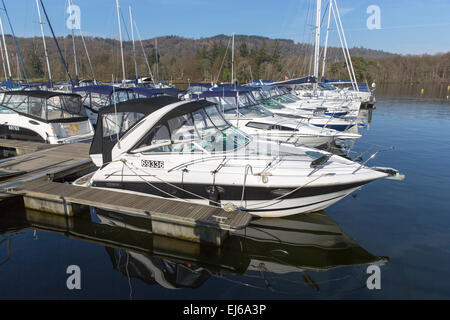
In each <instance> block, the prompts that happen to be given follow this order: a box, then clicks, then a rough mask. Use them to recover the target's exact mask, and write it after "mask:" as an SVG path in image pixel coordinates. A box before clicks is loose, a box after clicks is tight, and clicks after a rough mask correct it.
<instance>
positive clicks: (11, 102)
mask: <svg viewBox="0 0 450 320" xmlns="http://www.w3.org/2000/svg"><path fill="white" fill-rule="evenodd" d="M2 105H4V106H6V107H8V108H10V109H12V110H15V111H17V112H20V113H28V97H27V96H20V95H7V94H5V95H4V97H3V101H2Z"/></svg>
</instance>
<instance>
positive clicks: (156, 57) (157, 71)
mask: <svg viewBox="0 0 450 320" xmlns="http://www.w3.org/2000/svg"><path fill="white" fill-rule="evenodd" d="M155 59H156V81H157V82H159V66H158V63H159V59H158V38H155Z"/></svg>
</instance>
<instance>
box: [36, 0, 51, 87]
mask: <svg viewBox="0 0 450 320" xmlns="http://www.w3.org/2000/svg"><path fill="white" fill-rule="evenodd" d="M36 6H37V11H38V16H39V24H40V25H41V34H42V42H43V44H44V54H45V61H46V62H47V69H48V80H49V81H50V86H52V84H53V81H52V71H51V69H50V61H49V59H48V53H47V44H46V42H45V36H44V24H43V23H42V17H41V9H40V7H39V2H38V0H36Z"/></svg>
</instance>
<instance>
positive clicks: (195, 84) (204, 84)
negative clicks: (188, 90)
mask: <svg viewBox="0 0 450 320" xmlns="http://www.w3.org/2000/svg"><path fill="white" fill-rule="evenodd" d="M189 87H205V88H212V87H213V85H212V84H211V83H202V82H191V83H189Z"/></svg>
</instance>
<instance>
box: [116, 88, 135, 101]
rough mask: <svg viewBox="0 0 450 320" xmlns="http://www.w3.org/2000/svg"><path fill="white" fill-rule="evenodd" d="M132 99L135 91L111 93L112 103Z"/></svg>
mask: <svg viewBox="0 0 450 320" xmlns="http://www.w3.org/2000/svg"><path fill="white" fill-rule="evenodd" d="M132 99H134V95H133V92H128V91H127V90H120V91H114V93H113V94H111V104H113V103H119V102H124V101H128V100H132Z"/></svg>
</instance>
